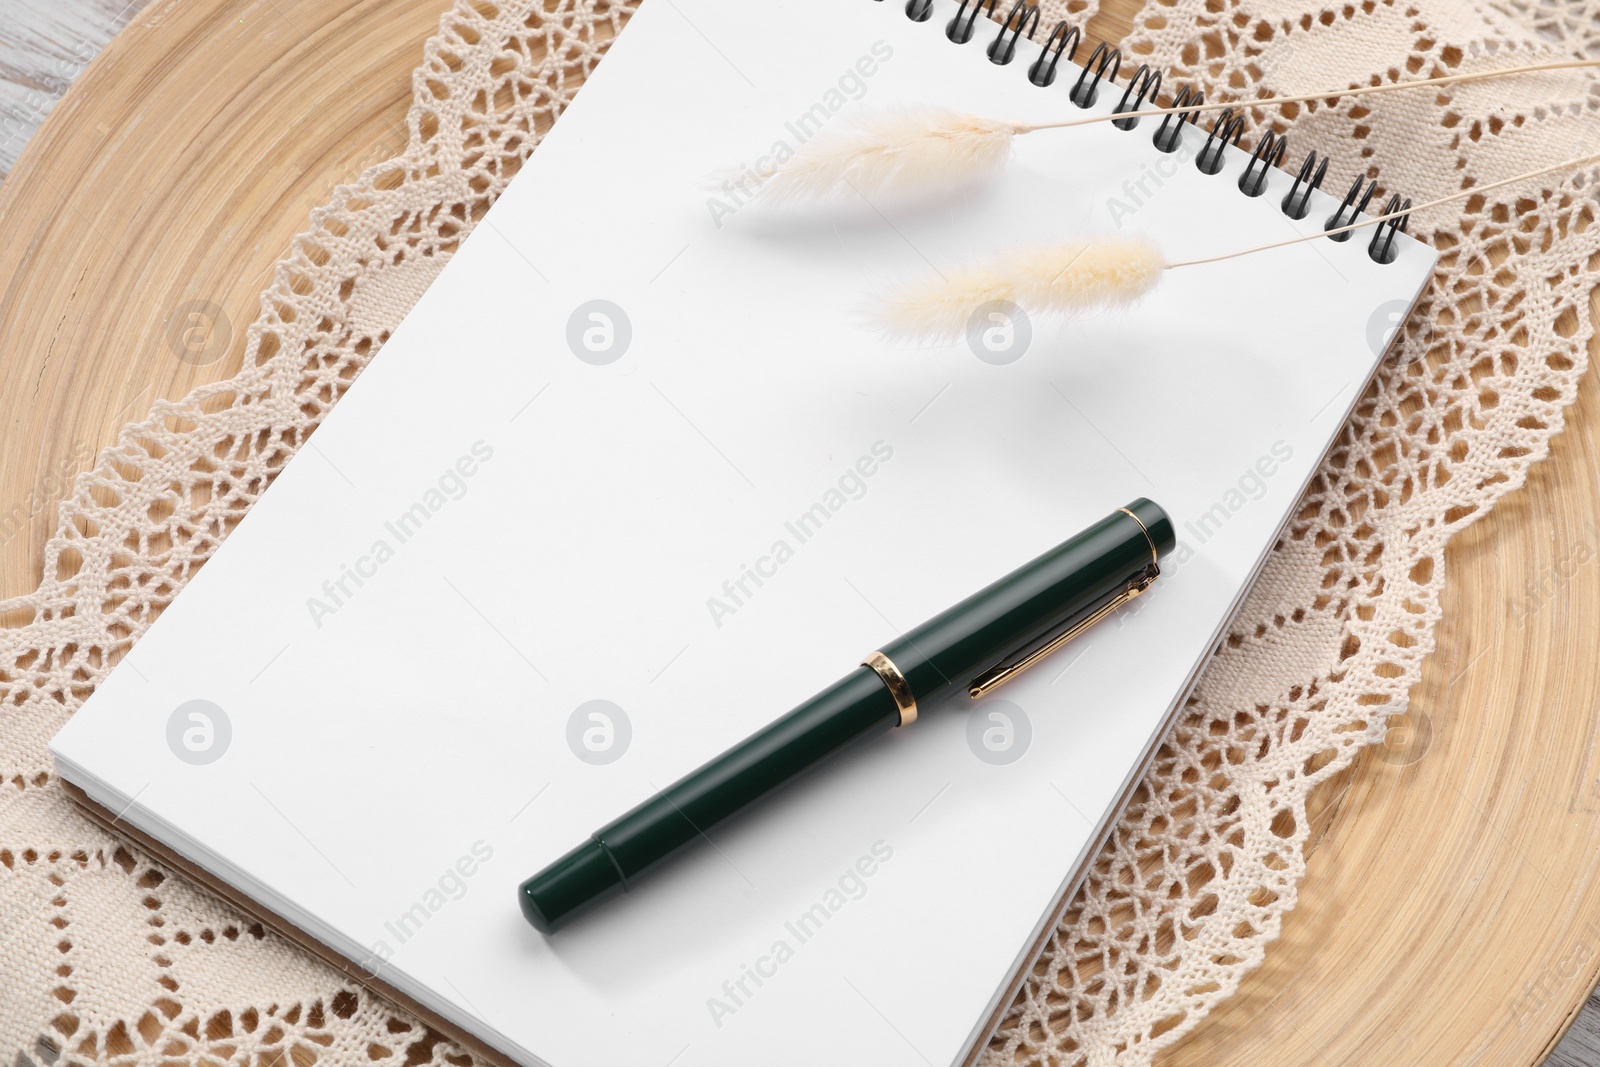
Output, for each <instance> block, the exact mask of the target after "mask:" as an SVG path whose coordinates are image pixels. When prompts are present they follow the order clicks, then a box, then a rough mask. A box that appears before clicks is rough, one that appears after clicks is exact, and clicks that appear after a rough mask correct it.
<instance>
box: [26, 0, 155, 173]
mask: <svg viewBox="0 0 1600 1067" xmlns="http://www.w3.org/2000/svg"><path fill="white" fill-rule="evenodd" d="M147 2H148V0H0V179H4V178H5V176H6V174H7V173H9V172H10V170H11V167H12V165H13V164H15V163H16V161H17V156H18V155H19V154H20V153H21V152H22V146H23V145H24V144H26V143H27V142H28V138H29V137H31V136H32V135H33V131H34V130H36V129H38V128H39V123H41V122H43V121H44V117H45V116H46V115H48V114H49V113H50V108H51V107H52V106H54V104H55V102H56V101H57V100H59V99H61V94H62V93H64V92H66V91H67V86H69V85H71V84H72V79H73V78H75V77H77V76H78V74H79V72H80V71H82V70H83V68H84V67H86V66H88V64H89V61H90V60H91V59H93V58H94V57H95V56H96V55H98V54H99V52H100V49H102V48H104V47H105V46H106V43H107V42H108V41H110V40H111V38H112V37H114V36H115V35H116V33H117V31H118V30H120V29H122V27H124V26H126V25H127V24H128V20H129V19H131V18H133V16H134V15H136V14H137V13H138V12H139V9H140V8H142V7H144V5H145V4H146V3H147Z"/></svg>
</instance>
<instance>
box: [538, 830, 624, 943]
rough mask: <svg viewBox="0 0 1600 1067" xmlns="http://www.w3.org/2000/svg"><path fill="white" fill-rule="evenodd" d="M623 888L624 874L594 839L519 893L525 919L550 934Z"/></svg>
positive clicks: (555, 863)
mask: <svg viewBox="0 0 1600 1067" xmlns="http://www.w3.org/2000/svg"><path fill="white" fill-rule="evenodd" d="M622 888H623V884H622V874H621V872H619V871H618V870H617V865H616V864H615V863H613V862H611V856H610V855H609V854H607V852H606V848H605V846H604V845H602V844H601V843H600V842H598V841H596V840H595V839H594V838H592V837H591V838H590V839H589V840H587V841H585V842H584V843H583V844H581V845H579V846H578V847H577V848H575V849H573V850H572V851H571V852H568V853H567V854H566V855H565V856H562V857H561V858H560V859H558V860H556V861H555V862H554V863H552V864H551V865H550V866H548V867H546V868H545V869H544V870H542V871H540V872H539V873H538V874H536V875H534V876H533V877H532V878H529V879H528V880H527V881H526V882H523V883H522V885H521V886H520V887H518V889H517V902H518V903H519V904H520V905H522V915H523V917H524V918H525V919H527V920H528V922H529V923H531V924H533V927H534V929H536V930H538V931H539V932H540V933H545V934H548V933H550V932H551V931H552V930H554V929H555V928H556V927H558V926H560V925H562V924H563V923H565V922H567V920H569V919H571V918H573V917H574V916H576V915H578V914H579V913H581V912H584V911H587V910H588V909H589V908H590V907H591V906H593V905H595V904H598V903H600V901H602V900H605V899H606V898H607V897H610V896H612V895H613V894H615V893H617V892H618V891H620V890H621V889H622Z"/></svg>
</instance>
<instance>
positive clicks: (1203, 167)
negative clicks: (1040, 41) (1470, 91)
mask: <svg viewBox="0 0 1600 1067" xmlns="http://www.w3.org/2000/svg"><path fill="white" fill-rule="evenodd" d="M999 3H1000V0H961V6H960V7H959V8H958V9H957V10H956V14H955V16H954V17H953V18H952V19H951V20H950V21H949V22H947V23H946V24H945V25H944V27H943V29H944V35H945V36H946V37H947V38H949V39H950V41H951V42H952V43H954V44H966V43H968V42H969V41H971V40H973V39H974V38H975V37H977V36H978V34H979V21H978V20H979V18H980V17H986V18H988V19H989V20H991V21H993V22H994V24H995V25H997V26H998V27H999V30H998V32H997V33H996V34H995V35H994V37H993V38H992V39H991V40H990V41H989V43H988V44H987V45H985V46H984V54H985V55H987V56H988V58H989V61H990V62H991V63H993V64H995V65H996V66H1001V67H1003V66H1007V65H1009V64H1010V63H1011V62H1012V60H1014V59H1016V56H1017V43H1018V42H1019V41H1021V40H1022V38H1023V37H1027V39H1028V40H1030V41H1031V40H1033V39H1034V34H1035V33H1037V32H1038V30H1039V24H1040V22H1039V20H1040V16H1039V5H1038V4H1037V3H1036V2H1035V0H1015V2H1014V3H1013V4H1012V6H1011V8H1010V9H1009V10H1008V12H1007V14H1006V16H1005V18H1004V19H1003V20H999V19H995V15H996V13H997V11H998V9H999ZM905 12H906V17H907V18H909V19H910V20H911V21H913V22H927V21H928V20H929V19H931V18H932V17H933V0H905ZM1082 41H1083V35H1082V34H1081V33H1080V32H1079V31H1078V27H1076V26H1073V25H1070V24H1069V23H1068V22H1067V20H1066V19H1061V20H1059V21H1058V22H1057V23H1056V24H1055V26H1054V27H1053V28H1052V29H1051V30H1050V33H1049V34H1048V36H1047V37H1046V38H1045V43H1044V50H1043V51H1042V52H1040V53H1039V56H1038V58H1037V59H1035V60H1034V61H1033V62H1032V63H1030V64H1028V70H1027V76H1028V81H1029V82H1030V83H1031V84H1033V85H1036V86H1038V87H1040V88H1045V87H1047V86H1050V85H1053V84H1055V80H1056V68H1057V67H1058V66H1059V65H1060V63H1061V61H1062V60H1063V59H1065V60H1066V61H1067V62H1068V63H1071V62H1072V61H1073V57H1074V56H1075V55H1077V52H1078V45H1079V44H1080V43H1082ZM1121 70H1122V50H1121V49H1120V48H1113V47H1111V46H1109V45H1105V44H1100V45H1096V46H1095V49H1094V52H1093V53H1092V54H1091V55H1090V56H1089V59H1088V61H1087V62H1085V63H1084V65H1083V70H1082V73H1080V74H1079V75H1078V78H1077V80H1076V81H1075V82H1073V84H1072V87H1071V88H1070V89H1069V90H1068V91H1067V98H1068V99H1069V100H1071V101H1072V103H1073V104H1075V105H1077V106H1078V107H1080V108H1088V107H1093V106H1094V104H1095V102H1096V101H1097V100H1098V99H1099V95H1100V91H1101V89H1102V86H1104V87H1112V86H1114V83H1115V82H1116V79H1117V75H1118V74H1119V73H1120V72H1121ZM1160 92H1161V72H1160V71H1158V70H1155V69H1154V68H1152V67H1151V66H1150V65H1149V64H1141V65H1140V67H1139V69H1138V70H1136V71H1135V72H1134V73H1133V76H1132V77H1131V78H1129V79H1128V83H1127V85H1126V86H1125V87H1124V88H1123V90H1122V97H1121V98H1120V99H1119V100H1118V101H1117V105H1116V107H1114V108H1113V109H1112V112H1113V114H1121V113H1123V112H1129V111H1139V110H1142V109H1143V108H1145V107H1146V106H1156V105H1155V101H1156V98H1157V96H1158V95H1159V94H1160ZM1203 103H1205V94H1204V93H1202V92H1201V91H1200V90H1199V89H1197V88H1194V87H1193V86H1188V85H1183V86H1179V87H1178V90H1177V91H1176V92H1175V93H1173V95H1172V103H1171V104H1170V105H1169V106H1170V107H1173V108H1179V109H1194V110H1180V111H1178V112H1176V113H1174V114H1170V115H1163V116H1161V124H1160V125H1159V126H1158V127H1157V128H1156V131H1155V133H1154V134H1152V135H1151V143H1152V144H1153V145H1154V146H1155V147H1156V149H1157V150H1158V151H1161V152H1165V153H1169V154H1170V153H1172V152H1176V151H1177V150H1178V148H1179V147H1180V146H1181V145H1182V143H1183V135H1184V127H1185V126H1186V125H1188V126H1195V125H1198V124H1199V121H1198V120H1199V116H1200V112H1199V111H1198V110H1197V109H1198V108H1199V106H1200V105H1201V104H1203ZM1139 121H1140V120H1139V119H1137V118H1126V119H1113V120H1111V125H1113V126H1115V127H1116V128H1117V129H1119V130H1123V131H1128V130H1132V129H1134V128H1135V127H1137V126H1138V125H1139ZM1244 124H1245V120H1244V115H1243V114H1242V113H1236V112H1235V111H1234V109H1232V108H1228V109H1226V110H1224V111H1220V112H1217V114H1216V117H1215V118H1214V119H1213V120H1212V122H1211V132H1210V133H1209V134H1207V136H1206V139H1205V143H1204V144H1203V145H1201V147H1200V151H1199V152H1198V153H1196V155H1195V167H1196V168H1197V169H1198V170H1199V171H1200V172H1201V173H1202V174H1217V173H1220V172H1221V170H1222V164H1223V161H1224V153H1223V149H1222V146H1223V145H1225V144H1232V145H1234V146H1235V147H1238V145H1239V140H1240V138H1241V137H1242V136H1243V134H1244ZM1288 153H1289V138H1288V137H1287V136H1286V135H1284V134H1280V133H1276V132H1274V131H1272V130H1268V131H1266V132H1264V133H1263V134H1262V135H1261V137H1260V139H1259V140H1258V141H1257V142H1256V145H1255V148H1254V149H1253V150H1252V151H1251V153H1250V161H1249V162H1248V163H1247V164H1246V165H1245V169H1244V173H1243V174H1241V175H1240V176H1239V191H1240V192H1241V193H1243V194H1244V195H1245V196H1250V197H1259V196H1261V195H1262V194H1263V193H1265V192H1266V191H1267V188H1268V185H1269V182H1268V174H1269V173H1270V172H1271V171H1272V170H1273V169H1274V168H1277V167H1281V166H1282V165H1283V162H1284V159H1285V158H1286V157H1287V156H1288ZM1327 175H1328V159H1327V157H1326V156H1319V155H1318V154H1317V153H1316V151H1315V150H1313V151H1310V152H1307V153H1306V157H1305V160H1304V161H1303V162H1302V163H1301V164H1300V171H1299V173H1298V174H1297V175H1296V177H1295V179H1294V184H1292V185H1291V186H1290V187H1289V192H1288V193H1287V194H1285V195H1284V197H1283V199H1282V200H1281V201H1279V204H1278V207H1279V210H1281V211H1282V212H1283V213H1284V214H1285V215H1287V216H1288V217H1289V218H1291V219H1295V220H1300V219H1304V218H1305V217H1306V216H1307V215H1308V214H1310V213H1311V194H1312V193H1314V192H1316V191H1317V190H1318V189H1320V188H1321V187H1322V181H1323V179H1324V178H1326V177H1327ZM1377 190H1378V183H1377V181H1376V179H1367V178H1366V177H1364V176H1358V177H1357V178H1356V180H1355V182H1354V183H1352V184H1351V186H1350V189H1349V191H1347V192H1346V193H1345V195H1344V199H1343V200H1342V201H1340V203H1339V207H1338V209H1337V210H1336V211H1335V212H1334V213H1333V214H1332V215H1330V216H1329V217H1328V219H1327V220H1326V221H1325V222H1324V223H1323V226H1322V228H1323V229H1324V230H1337V229H1339V228H1340V227H1343V226H1348V225H1349V224H1350V223H1352V222H1354V221H1355V220H1356V217H1357V216H1358V215H1360V214H1361V213H1362V212H1363V211H1365V210H1367V207H1368V205H1370V204H1371V203H1372V198H1373V196H1374V195H1375V194H1376V193H1377ZM1410 209H1411V200H1410V199H1409V198H1403V197H1401V196H1400V195H1399V194H1398V193H1396V194H1395V195H1393V196H1391V197H1390V198H1389V201H1388V203H1387V204H1386V205H1385V206H1384V209H1383V212H1382V214H1384V215H1394V216H1395V217H1394V218H1392V219H1387V220H1385V221H1384V222H1381V223H1379V224H1378V225H1377V226H1376V227H1374V228H1373V231H1372V236H1371V238H1370V239H1369V240H1368V241H1367V255H1368V256H1369V257H1370V258H1371V259H1372V261H1373V262H1375V263H1393V262H1394V260H1395V258H1396V256H1398V255H1399V249H1398V248H1397V247H1396V244H1395V235H1396V234H1400V233H1404V232H1406V228H1407V225H1408V223H1409V222H1410V214H1409V212H1410ZM1349 237H1350V233H1349V232H1348V231H1347V232H1345V233H1330V234H1329V235H1328V239H1329V240H1332V241H1345V240H1348V239H1349Z"/></svg>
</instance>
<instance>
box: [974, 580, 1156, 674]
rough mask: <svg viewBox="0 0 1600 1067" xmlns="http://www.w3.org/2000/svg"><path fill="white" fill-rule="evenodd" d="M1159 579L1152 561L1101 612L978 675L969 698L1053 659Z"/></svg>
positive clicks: (1096, 610) (1102, 606)
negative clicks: (1059, 651) (1050, 656)
mask: <svg viewBox="0 0 1600 1067" xmlns="http://www.w3.org/2000/svg"><path fill="white" fill-rule="evenodd" d="M1159 577H1161V568H1160V567H1158V566H1156V564H1155V563H1154V562H1153V561H1152V562H1151V564H1150V566H1149V567H1147V568H1146V569H1145V571H1144V573H1143V574H1141V575H1139V577H1137V578H1135V579H1134V580H1133V581H1132V582H1130V583H1129V584H1128V585H1127V586H1125V587H1123V589H1122V590H1121V591H1119V592H1118V593H1117V594H1116V595H1115V596H1113V597H1112V598H1111V599H1110V600H1107V601H1106V602H1105V603H1104V604H1101V605H1100V606H1099V607H1098V608H1096V609H1095V610H1094V611H1092V612H1091V613H1089V614H1088V615H1086V616H1084V617H1083V618H1082V619H1080V620H1079V621H1077V622H1075V623H1073V624H1072V625H1071V626H1069V627H1067V628H1066V629H1065V630H1062V631H1061V632H1060V633H1058V634H1056V635H1055V636H1054V637H1051V638H1050V639H1048V640H1047V641H1045V643H1044V644H1042V645H1038V646H1037V647H1035V648H1034V649H1033V650H1032V651H1031V652H1025V653H1022V654H1020V655H1018V657H1017V658H1016V659H1014V660H1009V661H1008V660H1001V661H1000V662H999V663H996V664H995V665H994V666H993V667H990V668H989V669H988V670H986V671H984V672H983V673H982V674H980V675H978V676H977V677H976V678H974V679H973V680H972V684H971V685H969V686H968V687H967V696H969V697H971V698H972V699H973V700H977V699H978V698H979V697H981V696H984V695H986V694H988V693H990V692H993V691H994V690H995V689H996V688H997V687H999V686H1001V685H1004V684H1005V683H1006V682H1008V681H1010V680H1011V679H1012V678H1015V677H1016V676H1017V675H1019V674H1021V673H1022V672H1023V671H1025V670H1027V669H1028V668H1029V667H1031V666H1033V665H1034V664H1035V663H1038V662H1039V661H1040V660H1042V659H1044V658H1045V657H1046V656H1048V655H1050V653H1052V652H1054V651H1055V650H1056V649H1058V648H1060V647H1061V646H1062V645H1064V644H1066V643H1067V642H1068V641H1071V640H1072V639H1073V638H1074V637H1077V636H1078V635H1079V634H1081V633H1083V631H1085V630H1087V629H1088V628H1089V627H1091V626H1093V625H1094V624H1095V623H1097V622H1099V621H1100V620H1101V619H1103V618H1105V617H1106V616H1107V615H1110V614H1111V613H1112V612H1113V611H1116V610H1117V609H1118V608H1120V607H1121V606H1122V605H1124V604H1126V603H1127V602H1128V601H1130V600H1132V599H1133V598H1134V597H1136V596H1138V595H1139V594H1140V593H1142V592H1144V591H1145V590H1146V589H1149V588H1150V586H1151V583H1153V582H1154V581H1155V580H1156V579H1157V578H1159Z"/></svg>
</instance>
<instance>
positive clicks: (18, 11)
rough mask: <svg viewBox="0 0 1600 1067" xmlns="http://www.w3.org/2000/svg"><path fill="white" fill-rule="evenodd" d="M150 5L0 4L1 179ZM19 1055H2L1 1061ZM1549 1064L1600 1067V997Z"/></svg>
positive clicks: (90, 0) (74, 0)
mask: <svg viewBox="0 0 1600 1067" xmlns="http://www.w3.org/2000/svg"><path fill="white" fill-rule="evenodd" d="M147 2H148V0H0V180H4V177H5V175H6V174H7V173H8V172H9V171H10V170H11V167H12V165H13V164H15V163H16V160H17V156H18V155H19V154H20V153H21V152H22V147H23V145H25V144H26V143H27V142H28V138H29V137H31V136H32V135H33V132H34V131H35V130H37V129H38V128H39V124H40V123H41V122H43V121H44V117H45V116H46V115H48V114H49V113H50V109H51V107H53V106H54V105H55V103H56V101H57V100H59V99H61V95H62V94H63V93H65V92H66V91H67V87H68V86H69V85H71V84H72V80H73V79H74V78H75V77H77V76H78V74H79V73H80V72H82V70H83V68H84V67H86V66H87V65H88V64H89V61H90V60H92V59H93V58H94V57H95V56H96V55H98V54H99V52H100V50H101V49H102V48H104V47H105V46H106V44H107V42H109V41H110V40H111V38H112V37H114V36H116V34H117V32H118V31H119V30H121V29H122V27H124V26H126V25H127V24H128V20H130V19H131V18H133V16H134V15H136V14H138V12H139V10H140V9H141V8H143V7H144V6H145V4H146V3H147ZM444 3H445V0H440V7H441V8H443V6H444ZM0 239H3V235H0ZM16 1051H18V1050H12V1049H0V1063H5V1062H9V1061H10V1060H11V1058H12V1054H13V1053H14V1052H16ZM1546 1064H1547V1067H1600V991H1597V992H1596V993H1594V994H1592V995H1591V996H1590V997H1589V1002H1588V1003H1587V1004H1586V1005H1585V1006H1584V1009H1583V1012H1582V1014H1581V1015H1579V1017H1578V1019H1577V1021H1576V1022H1575V1023H1574V1024H1573V1026H1572V1029H1571V1030H1570V1031H1569V1032H1568V1033H1567V1036H1566V1037H1565V1038H1564V1039H1563V1040H1562V1042H1561V1044H1559V1045H1558V1046H1556V1049H1555V1051H1554V1052H1552V1053H1551V1055H1550V1058H1549V1059H1548V1060H1547V1061H1546Z"/></svg>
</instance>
